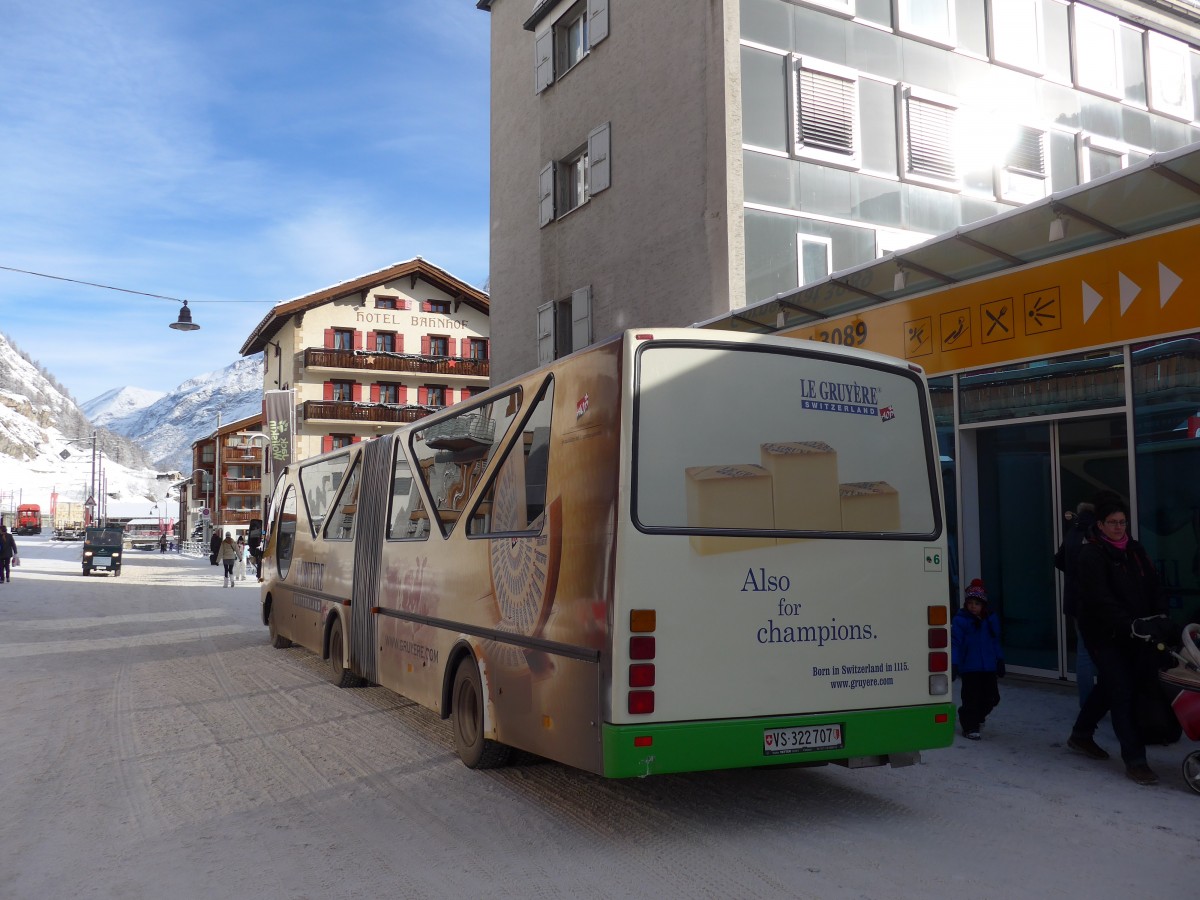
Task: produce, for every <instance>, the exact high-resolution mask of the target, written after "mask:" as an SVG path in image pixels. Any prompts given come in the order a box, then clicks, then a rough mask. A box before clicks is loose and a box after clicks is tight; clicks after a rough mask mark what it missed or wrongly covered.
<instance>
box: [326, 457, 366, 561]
mask: <svg viewBox="0 0 1200 900" xmlns="http://www.w3.org/2000/svg"><path fill="white" fill-rule="evenodd" d="M359 461H360V460H358V459H356V460H355V461H354V467H353V468H352V469H351V470H350V474H349V475H347V476H346V478H345V482H344V485H343V487H342V495H341V496H340V497H339V498H338V501H337V503H336V505H335V506H334V507H333V513H332V514H331V515H330V516H329V519H328V521H327V522H326V523H325V539H326V540H330V541H348V540H350V539H351V538H353V537H354V521H355V519H356V518H357V517H358V482H359V477H360V466H359Z"/></svg>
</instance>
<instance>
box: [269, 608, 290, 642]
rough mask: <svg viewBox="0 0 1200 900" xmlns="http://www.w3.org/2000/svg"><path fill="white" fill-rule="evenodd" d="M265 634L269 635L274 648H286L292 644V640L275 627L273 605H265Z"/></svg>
mask: <svg viewBox="0 0 1200 900" xmlns="http://www.w3.org/2000/svg"><path fill="white" fill-rule="evenodd" d="M267 634H269V635H270V636H271V646H272V647H274V648H275V649H276V650H286V649H287V648H288V647H290V646H292V642H291V641H289V640H288V639H287V638H285V637H284V636H283V635H282V634H280V633H279V629H278V628H276V627H275V610H274V608H273V607H270V606H268V607H267Z"/></svg>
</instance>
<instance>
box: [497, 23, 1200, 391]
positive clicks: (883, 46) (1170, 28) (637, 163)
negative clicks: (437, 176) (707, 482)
mask: <svg viewBox="0 0 1200 900" xmlns="http://www.w3.org/2000/svg"><path fill="white" fill-rule="evenodd" d="M477 5H478V6H479V8H481V9H483V10H486V11H488V12H489V14H490V15H491V20H492V21H491V31H492V39H491V55H492V99H491V110H492V117H491V121H492V125H491V140H492V146H491V151H492V154H491V158H492V172H491V226H492V227H491V273H490V288H491V300H492V303H493V305H494V308H495V310H496V315H495V316H493V318H492V351H493V354H492V355H493V374H494V375H495V376H496V378H497V379H499V380H503V379H505V378H508V377H511V376H513V375H516V374H518V373H520V372H522V371H525V370H527V369H530V368H532V367H534V366H535V365H537V364H538V363H539V362H541V361H548V360H550V359H554V358H556V357H558V356H562V355H564V354H566V353H569V352H571V350H573V349H577V348H579V347H581V346H584V345H586V344H587V343H589V342H591V341H593V340H597V339H600V338H603V337H606V336H608V335H610V334H612V333H614V332H616V331H619V330H621V329H623V328H625V327H630V326H638V325H646V326H654V325H668V324H669V325H686V324H690V323H693V322H697V321H703V320H706V319H709V318H712V317H714V316H717V315H721V314H724V313H727V312H729V311H730V310H736V309H738V308H740V307H742V306H744V305H746V304H750V303H754V302H756V301H759V300H762V299H764V298H768V297H772V296H775V295H778V294H782V293H786V292H788V291H790V290H794V289H795V288H797V287H799V286H800V285H803V284H807V283H811V282H815V281H819V280H821V279H823V278H825V277H827V276H828V275H829V274H830V273H833V272H837V271H841V270H844V269H847V268H850V267H853V266H856V265H860V264H862V263H865V262H869V261H870V260H872V259H875V258H877V257H880V256H884V255H886V254H888V253H891V252H894V251H897V250H900V249H903V248H905V247H908V246H911V245H914V244H917V243H921V242H923V241H926V240H928V239H930V238H932V237H934V236H936V235H938V234H942V233H945V232H948V231H952V230H954V229H955V228H957V227H959V226H961V225H965V224H967V223H970V222H975V221H978V220H981V219H984V218H987V217H989V216H992V215H995V214H996V213H999V212H1003V211H1005V210H1008V209H1012V208H1014V207H1016V206H1019V205H1021V204H1024V203H1027V202H1030V201H1033V200H1037V199H1041V198H1043V197H1046V196H1048V195H1050V194H1051V193H1053V192H1056V191H1060V190H1064V189H1067V188H1070V187H1073V186H1075V185H1078V184H1081V183H1083V182H1086V181H1089V180H1091V179H1094V178H1097V177H1099V176H1101V175H1105V174H1108V173H1110V172H1113V171H1116V170H1119V169H1121V168H1124V167H1126V166H1128V165H1130V164H1131V163H1135V162H1139V161H1141V160H1144V159H1146V158H1147V156H1148V155H1149V154H1150V153H1153V152H1157V151H1162V150H1169V149H1173V148H1176V147H1180V146H1183V145H1186V144H1189V143H1192V142H1195V141H1197V140H1198V139H1200V128H1198V127H1197V119H1198V118H1200V115H1198V111H1197V103H1198V97H1200V7H1197V6H1195V5H1193V4H1192V3H1191V2H1189V0H1151V2H1128V0H1118V2H1088V3H1072V2H1062V0H557V2H555V0H534V2H531V0H479V2H478V4H477Z"/></svg>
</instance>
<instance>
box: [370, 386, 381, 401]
mask: <svg viewBox="0 0 1200 900" xmlns="http://www.w3.org/2000/svg"><path fill="white" fill-rule="evenodd" d="M371 402H372V403H378V402H379V385H378V384H373V385H371Z"/></svg>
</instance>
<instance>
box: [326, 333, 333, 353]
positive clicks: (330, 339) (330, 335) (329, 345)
mask: <svg viewBox="0 0 1200 900" xmlns="http://www.w3.org/2000/svg"><path fill="white" fill-rule="evenodd" d="M325 349H326V350H332V349H333V329H332V328H326V329H325Z"/></svg>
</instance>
